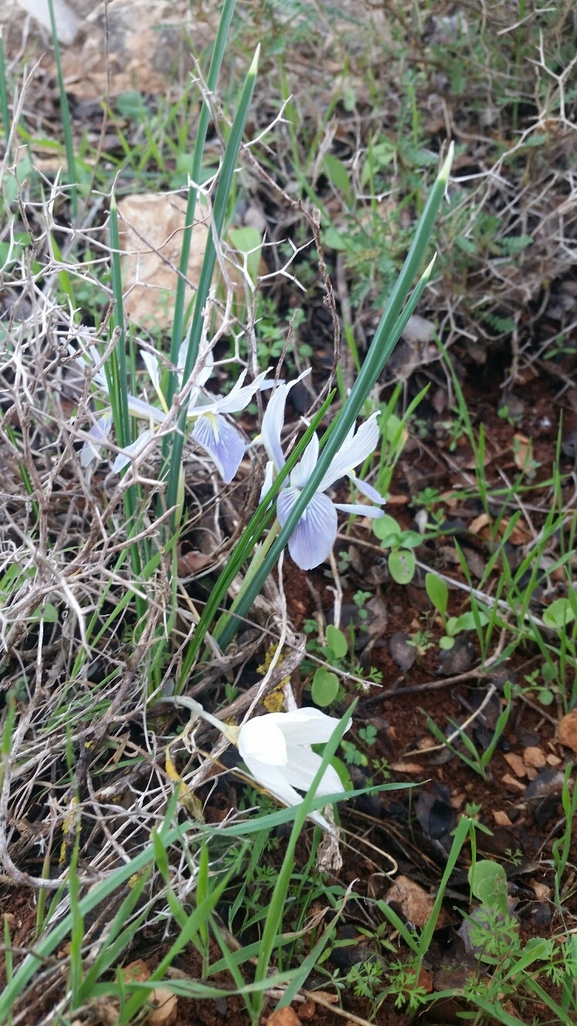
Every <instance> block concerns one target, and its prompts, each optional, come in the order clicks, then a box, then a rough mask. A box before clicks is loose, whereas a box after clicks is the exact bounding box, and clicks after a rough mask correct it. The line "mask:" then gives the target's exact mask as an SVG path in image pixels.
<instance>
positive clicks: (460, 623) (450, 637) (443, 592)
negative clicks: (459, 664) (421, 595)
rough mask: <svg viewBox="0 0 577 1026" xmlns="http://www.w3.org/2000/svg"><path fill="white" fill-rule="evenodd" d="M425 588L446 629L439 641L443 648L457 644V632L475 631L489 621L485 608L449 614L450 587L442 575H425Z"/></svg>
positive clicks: (446, 648)
mask: <svg viewBox="0 0 577 1026" xmlns="http://www.w3.org/2000/svg"><path fill="white" fill-rule="evenodd" d="M425 588H426V591H427V595H428V597H429V599H430V601H431V602H432V604H433V605H434V607H435V609H436V610H437V612H438V614H439V616H440V618H441V623H442V624H443V629H444V631H445V636H444V637H443V638H441V639H440V641H439V645H440V647H441V648H443V649H445V650H448V649H451V648H452V647H453V645H454V644H455V638H456V636H457V634H460V632H461V631H474V630H475V629H478V628H479V627H485V626H486V625H487V624H488V623H489V616H488V614H487V613H486V612H485V610H484V609H476V610H475V612H472V611H469V612H467V613H461V615H460V616H447V602H448V598H449V589H448V587H447V583H446V581H444V580H443V579H442V578H441V577H437V575H436V574H426V575H425Z"/></svg>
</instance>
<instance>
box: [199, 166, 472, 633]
mask: <svg viewBox="0 0 577 1026" xmlns="http://www.w3.org/2000/svg"><path fill="white" fill-rule="evenodd" d="M452 158H453V148H452V147H451V148H450V151H449V155H448V157H447V159H446V160H445V163H444V164H443V167H442V168H441V171H440V173H439V175H438V177H437V180H436V182H435V184H434V185H433V188H432V190H431V193H430V195H429V199H428V200H427V205H426V207H425V209H424V211H423V214H422V215H421V218H420V220H419V224H418V225H417V230H416V232H415V237H414V239H413V242H412V244H411V248H410V250H409V252H408V254H407V258H406V260H405V263H404V265H403V268H402V270H401V273H400V275H399V278H398V280H397V282H396V284H395V287H394V289H393V292H392V294H391V296H390V298H389V302H388V305H387V308H386V310H385V312H384V313H383V316H382V318H381V320H380V323H379V325H378V327H377V330H376V332H375V336H374V338H373V341H372V343H371V345H370V348H369V351H368V353H367V356H366V357H365V361H364V363H363V366H362V368H361V372H360V374H359V376H358V377H357V380H356V381H355V384H354V385H353V388H352V389H351V394H350V396H349V398H348V400H347V402H346V403H345V405H344V406H343V408H342V410H341V412H340V414H339V416H338V417H337V418H336V419H335V420H334V421H333V423H332V424H331V427H330V428H329V430H328V432H327V433H326V434H325V435H324V437H323V439H322V440H321V446H324V447H323V448H322V451H321V453H320V456H319V459H318V462H317V465H316V467H315V470H314V473H313V474H312V475H311V477H310V479H309V481H307V483H306V485H305V486H304V488H303V489H302V491H301V494H300V496H299V498H298V500H297V502H296V503H295V505H294V507H293V509H292V510H291V513H290V515H289V516H288V518H287V521H286V523H285V525H284V527H283V529H282V530H281V532H280V534H279V536H278V538H277V539H276V541H275V543H274V545H272V546H271V548H270V550H269V552H268V554H267V556H266V558H265V559H264V561H263V563H262V566H261V568H260V570H259V572H258V574H256V575H255V577H254V579H253V581H252V582H251V584H250V586H249V587H248V588H247V591H246V593H245V596H244V599H243V601H242V603H241V604H240V607H239V608H238V609H237V612H238V613H239V614H240V615H241V616H243V615H245V614H246V613H247V612H248V610H249V609H250V607H251V605H252V603H253V601H254V599H255V598H256V596H257V595H258V594H259V593H260V591H261V589H262V586H263V583H264V581H265V580H266V578H267V577H268V575H269V574H270V572H271V571H272V568H273V567H274V565H275V563H276V561H277V560H278V558H279V556H280V554H281V552H282V550H283V548H284V547H285V545H286V544H287V542H288V539H289V538H290V536H291V534H292V532H293V531H294V529H295V527H296V525H297V523H298V521H299V520H300V518H301V516H302V514H303V512H304V510H305V509H306V507H307V505H308V503H309V502H310V500H311V499H312V497H313V495H314V493H315V491H316V489H317V486H318V484H319V482H320V480H321V478H322V477H323V475H324V474H325V473H326V471H327V469H328V467H329V464H330V462H331V460H332V459H333V457H334V456H335V455H336V453H337V452H338V451H339V449H340V447H341V445H342V444H343V442H344V440H345V438H346V436H347V434H348V432H349V431H350V429H351V427H352V426H353V424H354V422H355V420H356V419H357V417H358V416H359V414H360V413H361V410H362V408H363V405H364V403H365V400H366V398H367V396H368V395H369V393H370V391H371V389H372V387H373V385H374V384H375V382H376V380H377V378H378V377H379V374H380V373H381V372H382V370H383V367H384V366H385V364H386V362H387V360H388V358H389V356H390V355H391V353H392V352H393V349H394V348H395V345H396V344H397V342H398V340H399V338H400V334H401V332H402V330H403V327H404V325H405V324H406V321H407V320H408V317H409V316H410V313H407V310H406V309H405V310H404V311H403V310H402V307H403V303H404V302H405V299H406V296H407V294H408V292H409V289H410V287H411V284H412V281H413V279H414V276H415V274H416V272H417V271H418V268H419V264H420V263H421V261H422V259H423V255H424V253H425V251H426V247H427V244H428V241H429V238H430V235H431V232H432V230H433V225H434V221H435V217H436V215H437V212H438V210H439V207H440V205H441V202H442V200H443V196H444V195H445V189H446V186H447V181H448V178H449V171H450V167H451V161H452ZM431 270H432V264H430V265H429V267H428V268H427V270H426V271H425V273H424V274H423V275H422V276H421V279H420V281H419V284H418V286H417V289H416V290H415V293H416V294H414V295H413V296H412V297H411V300H410V302H409V309H410V310H411V311H412V309H414V306H415V305H416V302H417V301H418V298H419V296H420V295H421V294H422V291H423V290H424V288H425V285H426V284H427V281H428V280H429V276H430V273H431ZM237 624H238V621H234V620H232V621H230V623H229V624H227V626H226V628H225V630H224V631H223V633H222V635H221V637H220V638H219V641H220V644H221V646H222V647H223V648H224V647H225V646H226V645H227V644H228V643H229V642H230V640H231V639H232V637H233V636H234V634H235V632H236V629H237Z"/></svg>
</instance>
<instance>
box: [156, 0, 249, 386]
mask: <svg viewBox="0 0 577 1026" xmlns="http://www.w3.org/2000/svg"><path fill="white" fill-rule="evenodd" d="M235 5H236V0H225V2H224V4H223V8H222V13H221V15H220V21H219V25H218V31H217V34H216V40H215V43H214V49H213V52H212V60H211V62H210V68H209V71H208V76H207V80H206V85H207V88H208V90H209V92H213V91H214V90H215V89H216V86H217V83H218V77H219V74H220V69H221V66H222V61H223V57H224V53H225V49H226V39H227V36H228V30H229V28H230V23H231V20H232V15H233V12H234V8H235ZM209 123H210V107H209V104H208V103H207V101H206V100H204V102H203V104H202V108H201V111H200V116H199V119H198V127H197V130H196V139H195V144H194V151H193V155H192V170H191V176H190V177H191V184H190V186H189V189H188V200H187V204H186V222H185V223H186V228H185V229H184V232H183V236H182V248H181V251H180V263H179V265H178V269H179V271H180V274H179V276H178V281H177V283H176V297H175V302H174V320H173V322H172V339H171V345H170V360H171V363H172V364H174V365H175V366H176V362H177V360H178V350H179V348H180V344H181V342H182V337H183V334H184V307H185V300H186V276H187V273H188V258H189V256H190V245H191V240H192V225H193V223H194V215H195V212H196V199H197V194H198V189H197V185H198V182H199V181H200V175H201V171H202V158H203V155H204V147H205V143H206V134H207V131H208V126H209ZM175 390H176V375H174V374H172V375H171V376H170V379H169V381H168V385H167V398H168V405H169V406H170V404H171V402H172V397H173V395H174V393H175Z"/></svg>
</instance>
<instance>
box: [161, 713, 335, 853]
mask: <svg viewBox="0 0 577 1026" xmlns="http://www.w3.org/2000/svg"><path fill="white" fill-rule="evenodd" d="M175 702H176V703H177V704H180V705H184V706H186V707H187V708H189V709H191V710H192V712H193V720H194V718H196V716H201V717H202V718H203V719H205V720H207V722H208V723H212V725H213V726H215V727H218V729H219V730H221V731H222V733H223V734H225V735H226V737H228V739H229V741H232V742H233V744H235V745H237V747H238V750H239V753H240V756H241V758H242V759H243V761H244V763H245V765H246V767H247V769H248V770H249V772H250V774H251V776H252V777H253V778H254V780H255V782H256V783H257V784H259V786H260V787H262V788H263V790H265V791H268V792H269V793H270V794H272V795H273V796H274V797H275V798H278V800H279V802H282V804H283V805H300V803H301V802H302V800H303V797H302V795H301V794H299V793H298V792H299V791H308V790H309V789H310V787H311V784H312V782H313V780H314V778H315V776H316V775H317V773H318V771H319V769H320V765H321V762H322V759H321V756H320V755H317V754H316V752H313V751H312V749H311V745H317V744H325V743H326V742H327V741H329V740H330V738H331V736H332V734H333V733H334V730H335V728H336V727H337V726H338V724H339V722H340V721H339V720H337V719H336V718H335V717H334V716H327V715H326V713H323V712H321V710H320V709H315V708H310V709H297V710H295V711H294V712H287V713H282V712H280V713H267V714H266V715H265V716H255V717H253V719H251V720H247V722H246V723H243V724H242V726H240V727H233V726H230V725H229V724H227V723H223V722H222V721H221V720H218V719H217V718H216V716H211V714H210V713H208V712H205V710H204V709H203V707H202V706H201V705H200V703H199V702H196V701H195V700H194V699H190V698H188V697H184V696H182V697H180V698H176V699H175ZM349 726H350V723H349V724H348V725H347V730H348V728H349ZM315 793H316V795H317V796H318V795H320V796H322V795H329V794H342V793H343V785H342V783H341V780H340V777H339V775H338V773H337V771H336V770H335V769H334V768H333V767H332V766H327V768H326V769H325V771H324V773H323V775H322V777H321V781H320V783H319V785H318V787H317V790H316V792H315ZM310 818H311V819H314V821H315V823H318V825H319V826H321V827H322V828H323V830H328V832H329V833H333V832H334V830H333V827H332V826H331V825H330V823H329V822H328V820H326V819H325V817H324V816H322V815H321V813H320V812H317V811H314V812H311V813H310Z"/></svg>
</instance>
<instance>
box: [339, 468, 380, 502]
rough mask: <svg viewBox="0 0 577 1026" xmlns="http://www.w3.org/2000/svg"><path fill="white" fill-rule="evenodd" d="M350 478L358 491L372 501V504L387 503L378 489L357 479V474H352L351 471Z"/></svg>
mask: <svg viewBox="0 0 577 1026" xmlns="http://www.w3.org/2000/svg"><path fill="white" fill-rule="evenodd" d="M348 477H349V480H351V481H352V482H353V484H354V486H355V488H357V489H358V491H359V492H361V493H362V495H366V497H367V499H370V500H371V502H380V503H384V502H386V501H387V500H386V499H385V498H384V496H383V495H381V494H380V492H378V491H377V489H376V488H373V486H372V485H370V484H368V483H367V481H361V479H360V478H359V477H357V476H356V474H351V473H350V471H349V475H348Z"/></svg>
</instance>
